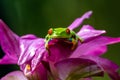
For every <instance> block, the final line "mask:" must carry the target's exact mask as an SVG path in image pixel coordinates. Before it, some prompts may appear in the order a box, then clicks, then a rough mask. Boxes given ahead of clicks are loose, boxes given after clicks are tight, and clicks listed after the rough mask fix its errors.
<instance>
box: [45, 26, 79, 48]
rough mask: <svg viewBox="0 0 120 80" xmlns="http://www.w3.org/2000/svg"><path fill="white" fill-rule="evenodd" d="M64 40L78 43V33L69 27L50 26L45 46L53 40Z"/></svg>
mask: <svg viewBox="0 0 120 80" xmlns="http://www.w3.org/2000/svg"><path fill="white" fill-rule="evenodd" d="M54 39H57V40H59V41H60V40H62V41H63V42H67V43H72V44H74V45H76V44H77V42H78V39H79V37H78V36H77V35H76V33H75V32H74V31H72V30H70V29H68V28H50V29H49V30H48V34H47V35H46V37H45V47H46V48H47V47H48V45H49V41H51V40H54Z"/></svg>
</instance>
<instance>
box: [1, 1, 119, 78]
mask: <svg viewBox="0 0 120 80" xmlns="http://www.w3.org/2000/svg"><path fill="white" fill-rule="evenodd" d="M119 3H120V1H119V0H116V1H113V0H0V18H1V19H2V20H4V22H5V23H6V24H7V25H9V27H10V28H11V29H12V30H13V31H14V32H15V33H17V34H18V35H20V36H21V35H24V34H28V33H31V34H35V35H37V36H38V37H44V36H45V35H46V34H47V30H48V29H49V28H50V27H67V26H68V25H70V24H71V22H72V21H73V20H74V19H76V18H77V17H80V16H82V14H84V13H85V12H86V11H89V10H92V11H93V15H92V17H91V18H90V19H89V20H86V21H85V22H84V24H91V25H92V26H94V27H95V28H96V29H104V30H106V31H107V34H105V35H108V36H112V37H118V36H120V26H119V25H120V20H119V19H120V5H119ZM108 48H109V50H108V52H107V53H106V54H105V55H104V57H107V58H108V59H110V60H112V61H114V62H116V63H117V64H118V65H120V44H116V45H110V46H109V47H108ZM1 51H2V50H1ZM0 56H1V57H2V54H0ZM12 67H15V66H13V65H11V66H7V67H4V66H1V65H0V76H3V75H5V74H6V73H8V72H10V71H11V70H14V68H12ZM94 80H110V79H109V78H108V77H107V76H105V77H104V78H96V79H94Z"/></svg>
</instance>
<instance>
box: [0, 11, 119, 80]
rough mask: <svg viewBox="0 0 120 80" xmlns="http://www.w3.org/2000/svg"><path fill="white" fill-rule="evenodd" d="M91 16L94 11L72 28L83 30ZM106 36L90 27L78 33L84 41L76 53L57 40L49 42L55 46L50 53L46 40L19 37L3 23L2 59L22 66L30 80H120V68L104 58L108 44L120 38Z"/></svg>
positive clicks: (0, 23) (0, 36)
mask: <svg viewBox="0 0 120 80" xmlns="http://www.w3.org/2000/svg"><path fill="white" fill-rule="evenodd" d="M91 14H92V11H89V12H87V13H85V14H84V15H83V16H82V17H80V18H77V19H76V20H75V21H74V22H73V23H72V24H71V25H70V26H68V29H70V30H73V29H75V28H77V27H79V25H80V24H81V23H82V22H83V21H84V20H85V19H88V18H89V17H90V16H91ZM104 33H106V31H105V30H95V29H94V28H93V27H92V26H90V25H83V27H82V28H81V29H80V31H79V32H77V35H78V36H79V37H80V38H81V39H82V40H83V41H82V43H81V42H78V45H77V48H76V49H75V50H71V46H72V44H68V43H66V42H64V41H63V40H60V39H57V40H56V39H53V40H51V41H50V42H49V43H48V45H50V44H51V43H52V44H54V45H51V46H50V47H49V51H50V53H48V51H47V50H46V48H45V41H44V38H37V37H36V36H35V35H32V34H27V35H24V36H21V37H19V36H17V35H16V34H15V33H13V32H12V31H11V30H10V29H9V28H8V27H7V25H5V23H4V22H3V21H2V20H1V21H0V45H1V47H2V49H3V51H4V52H5V56H4V57H3V58H2V59H0V64H18V65H19V66H20V69H21V71H22V72H23V73H24V75H25V76H26V77H27V78H28V79H29V80H31V77H32V78H34V79H35V80H48V79H49V78H52V79H53V80H73V79H74V80H78V79H80V80H91V79H92V77H94V76H103V75H104V73H107V74H108V75H109V76H110V77H111V79H113V80H119V79H120V76H119V74H118V73H117V70H118V68H119V66H117V65H116V64H114V63H113V62H111V61H109V60H108V59H105V58H101V55H102V54H104V53H105V52H106V51H107V45H109V44H114V43H118V42H120V37H118V38H112V37H108V36H103V35H102V34H104ZM20 73H21V72H20ZM10 74H11V73H10ZM13 74H14V73H13ZM8 75H9V74H8ZM22 75H23V74H22ZM25 76H24V77H25ZM7 77H8V76H7ZM26 77H25V78H26ZM48 77H49V78H48ZM8 79H9V78H8ZM18 79H19V77H18ZM2 80H5V79H4V78H2ZM21 80H23V79H21Z"/></svg>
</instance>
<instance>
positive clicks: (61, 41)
mask: <svg viewBox="0 0 120 80" xmlns="http://www.w3.org/2000/svg"><path fill="white" fill-rule="evenodd" d="M56 45H61V46H66V45H67V46H68V47H71V50H74V49H75V48H76V45H77V43H76V42H73V41H72V39H71V38H51V39H50V41H49V42H48V44H47V45H46V48H47V49H49V48H50V47H51V46H56Z"/></svg>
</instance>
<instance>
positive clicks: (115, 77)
mask: <svg viewBox="0 0 120 80" xmlns="http://www.w3.org/2000/svg"><path fill="white" fill-rule="evenodd" d="M81 57H82V58H86V59H90V60H93V61H95V62H96V63H97V64H98V65H100V66H101V67H102V68H103V70H104V72H106V73H108V75H109V76H110V77H111V78H112V80H120V76H119V74H118V73H117V71H118V69H119V66H118V65H116V64H115V63H113V62H111V61H110V60H108V59H104V58H100V57H97V56H81Z"/></svg>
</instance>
